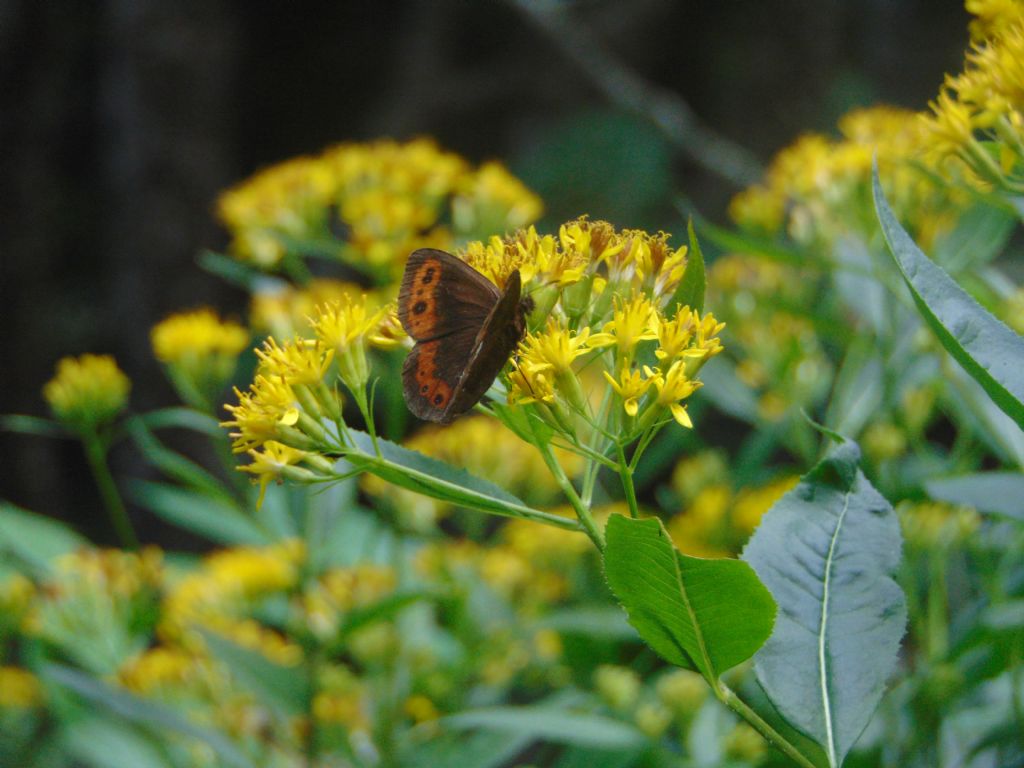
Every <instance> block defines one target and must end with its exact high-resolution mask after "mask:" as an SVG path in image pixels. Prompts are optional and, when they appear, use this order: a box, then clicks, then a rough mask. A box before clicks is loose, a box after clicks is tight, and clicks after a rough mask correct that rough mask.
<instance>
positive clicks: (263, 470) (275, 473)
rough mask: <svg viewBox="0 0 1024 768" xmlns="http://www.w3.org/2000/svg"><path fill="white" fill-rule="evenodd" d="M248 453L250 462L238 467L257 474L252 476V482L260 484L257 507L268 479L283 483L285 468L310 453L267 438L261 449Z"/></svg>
mask: <svg viewBox="0 0 1024 768" xmlns="http://www.w3.org/2000/svg"><path fill="white" fill-rule="evenodd" d="M248 453H249V455H250V456H252V464H247V465H245V466H244V467H239V468H238V469H239V470H240V471H242V472H249V473H250V474H253V475H257V476H258V477H254V478H253V482H254V483H255V482H258V483H259V484H260V496H259V499H257V501H256V508H257V509H259V508H260V507H262V506H263V497H264V496H265V495H266V493H267V486H268V485H269V484H270V481H271V480H275V481H277V483H278V484H280V483H283V482H284V478H283V474H284V472H285V470H286V469H287V468H289V467H292V466H293V465H294V464H298V463H299V462H300V461H302V460H303V459H305V458H306V457H308V456H309V455H310V454H309V452H308V451H300V450H298V449H296V448H290V447H289V446H287V445H283V444H282V443H278V442H276V441H274V440H268V441H266V442H265V443H263V446H262V450H259V451H257V450H250V451H249V452H248ZM308 474H309V475H310V478H314V477H315V476H314V475H312V473H308ZM290 477H291V479H292V480H296V479H302V476H298V477H296V476H295V475H294V473H293V474H292V475H290Z"/></svg>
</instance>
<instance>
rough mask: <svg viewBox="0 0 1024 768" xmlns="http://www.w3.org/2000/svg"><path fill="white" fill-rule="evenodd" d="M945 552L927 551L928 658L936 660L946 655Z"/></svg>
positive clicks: (946, 554) (946, 555)
mask: <svg viewBox="0 0 1024 768" xmlns="http://www.w3.org/2000/svg"><path fill="white" fill-rule="evenodd" d="M947 557H948V553H947V552H942V551H936V552H931V553H929V562H928V565H929V569H928V570H929V572H930V573H929V578H928V607H927V611H928V660H929V661H931V662H937V661H940V660H942V659H944V658H945V657H946V650H947V647H948V644H949V643H948V639H949V638H948V630H947V621H946V597H947V595H946V558H947Z"/></svg>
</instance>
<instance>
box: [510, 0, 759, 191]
mask: <svg viewBox="0 0 1024 768" xmlns="http://www.w3.org/2000/svg"><path fill="white" fill-rule="evenodd" d="M508 2H509V3H510V4H511V5H512V6H513V7H514V8H516V9H517V10H518V11H519V12H520V13H522V14H523V15H524V16H525V17H526V18H527V19H529V20H530V21H531V22H532V23H533V24H534V25H535V26H536V27H538V28H539V29H540V30H541V31H542V32H544V34H545V35H547V37H548V38H549V39H550V40H551V41H552V42H553V43H555V44H556V45H557V46H559V47H560V48H561V49H562V51H563V53H565V55H566V56H568V57H569V58H570V59H572V60H573V61H574V62H575V63H576V65H577V66H579V68H580V69H581V70H583V72H584V73H586V75H587V76H588V77H589V78H590V80H591V81H592V82H593V83H594V85H596V86H597V87H598V88H600V89H601V91H602V92H603V93H604V95H605V96H606V97H607V98H608V100H609V101H611V102H612V103H613V104H616V105H618V106H620V107H622V108H624V109H627V110H630V111H632V112H636V113H638V114H641V115H643V116H645V117H646V118H647V119H649V120H650V121H651V122H652V123H654V125H655V126H657V127H658V128H659V129H660V130H661V132H662V133H664V134H665V136H667V137H668V139H669V140H670V141H671V142H672V143H673V144H674V145H675V146H676V147H677V148H678V149H680V150H681V151H682V152H683V153H685V154H686V155H687V156H688V157H689V158H690V160H692V161H693V162H694V163H696V164H697V165H699V166H700V167H701V168H703V169H705V170H706V171H709V172H711V173H713V174H715V175H716V176H720V177H722V178H723V179H726V180H727V181H730V182H732V183H733V184H736V185H737V186H741V187H746V186H748V185H750V184H753V183H755V182H756V181H758V180H759V179H760V178H761V174H762V172H763V169H762V167H761V164H760V163H759V162H758V161H757V159H756V158H755V157H754V155H753V154H752V153H751V152H750V151H749V150H748V149H746V148H745V147H742V146H740V145H739V144H736V143H735V142H732V141H730V140H729V139H726V138H725V137H723V136H721V135H719V134H718V133H716V132H715V131H713V130H712V129H710V128H708V127H707V126H706V125H704V124H703V123H702V122H701V120H700V119H699V118H698V117H697V115H696V113H694V111H693V110H692V109H691V108H690V105H689V104H687V103H686V102H685V101H684V100H683V99H682V98H680V96H679V94H676V93H672V92H670V91H666V90H665V89H663V88H658V87H657V86H655V85H652V84H651V83H649V82H647V81H646V80H644V79H643V78H642V77H640V75H638V74H637V73H636V72H634V71H633V70H631V69H630V68H629V67H628V66H626V65H625V64H624V63H623V62H621V61H619V60H618V59H617V58H616V57H615V56H614V55H613V54H612V53H611V52H610V51H609V50H608V49H607V48H605V47H604V46H603V45H601V44H600V42H598V41H597V40H596V39H595V38H594V37H593V36H592V35H591V34H589V32H588V31H587V30H586V28H585V27H583V26H582V25H581V24H580V23H579V21H578V20H575V19H574V20H570V19H569V17H568V15H567V14H566V13H565V12H564V10H563V7H564V6H563V4H561V3H553V2H539V1H538V0H508Z"/></svg>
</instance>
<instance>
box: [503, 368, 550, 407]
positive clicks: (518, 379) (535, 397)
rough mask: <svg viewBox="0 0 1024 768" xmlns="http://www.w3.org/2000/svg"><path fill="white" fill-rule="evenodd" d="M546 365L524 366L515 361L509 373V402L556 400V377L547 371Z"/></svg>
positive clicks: (522, 403) (521, 403) (523, 403)
mask: <svg viewBox="0 0 1024 768" xmlns="http://www.w3.org/2000/svg"><path fill="white" fill-rule="evenodd" d="M545 370H546V368H545V367H544V366H537V365H532V366H530V367H523V366H522V365H520V364H519V363H518V362H516V363H514V364H513V366H512V370H511V371H509V374H508V383H509V390H508V401H509V403H514V404H519V405H528V404H529V403H553V402H554V400H555V383H554V378H553V377H552V376H550V375H549V374H546V373H545Z"/></svg>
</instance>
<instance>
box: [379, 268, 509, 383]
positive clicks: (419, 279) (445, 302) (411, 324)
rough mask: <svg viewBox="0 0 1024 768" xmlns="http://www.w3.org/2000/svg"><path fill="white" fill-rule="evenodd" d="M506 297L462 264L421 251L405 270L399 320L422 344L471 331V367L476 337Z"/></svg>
mask: <svg viewBox="0 0 1024 768" xmlns="http://www.w3.org/2000/svg"><path fill="white" fill-rule="evenodd" d="M500 298H501V294H500V293H499V292H498V289H497V288H496V287H495V285H494V284H493V283H492V282H491V281H490V280H488V279H487V278H486V277H484V276H483V275H481V274H480V273H479V272H477V271H476V270H475V269H473V268H472V267H471V266H469V265H468V264H466V263H465V262H464V261H462V260H461V259H457V258H455V257H454V256H452V255H451V254H448V253H445V252H444V251H438V250H435V249H433V248H420V249H419V250H417V251H414V252H413V253H412V255H411V256H409V261H408V262H407V263H406V265H405V273H404V274H403V275H402V285H401V288H400V289H399V292H398V319H399V320H400V321H401V323H402V327H403V328H405V332H406V333H408V334H409V336H410V337H412V338H413V339H414V340H415V341H419V342H424V341H430V340H431V339H438V338H441V337H443V336H449V335H451V334H453V333H457V332H461V331H471V333H470V348H468V349H466V356H467V359H466V360H465V361H463V363H466V362H468V357H469V354H470V352H471V348H472V340H473V338H474V337H475V336H476V334H477V333H478V332H479V331H480V329H481V328H482V327H483V325H484V323H485V322H486V321H487V317H488V316H489V315H490V314H491V312H492V310H493V309H494V307H495V305H496V304H497V303H498V300H499V299H500ZM460 370H461V366H460Z"/></svg>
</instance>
